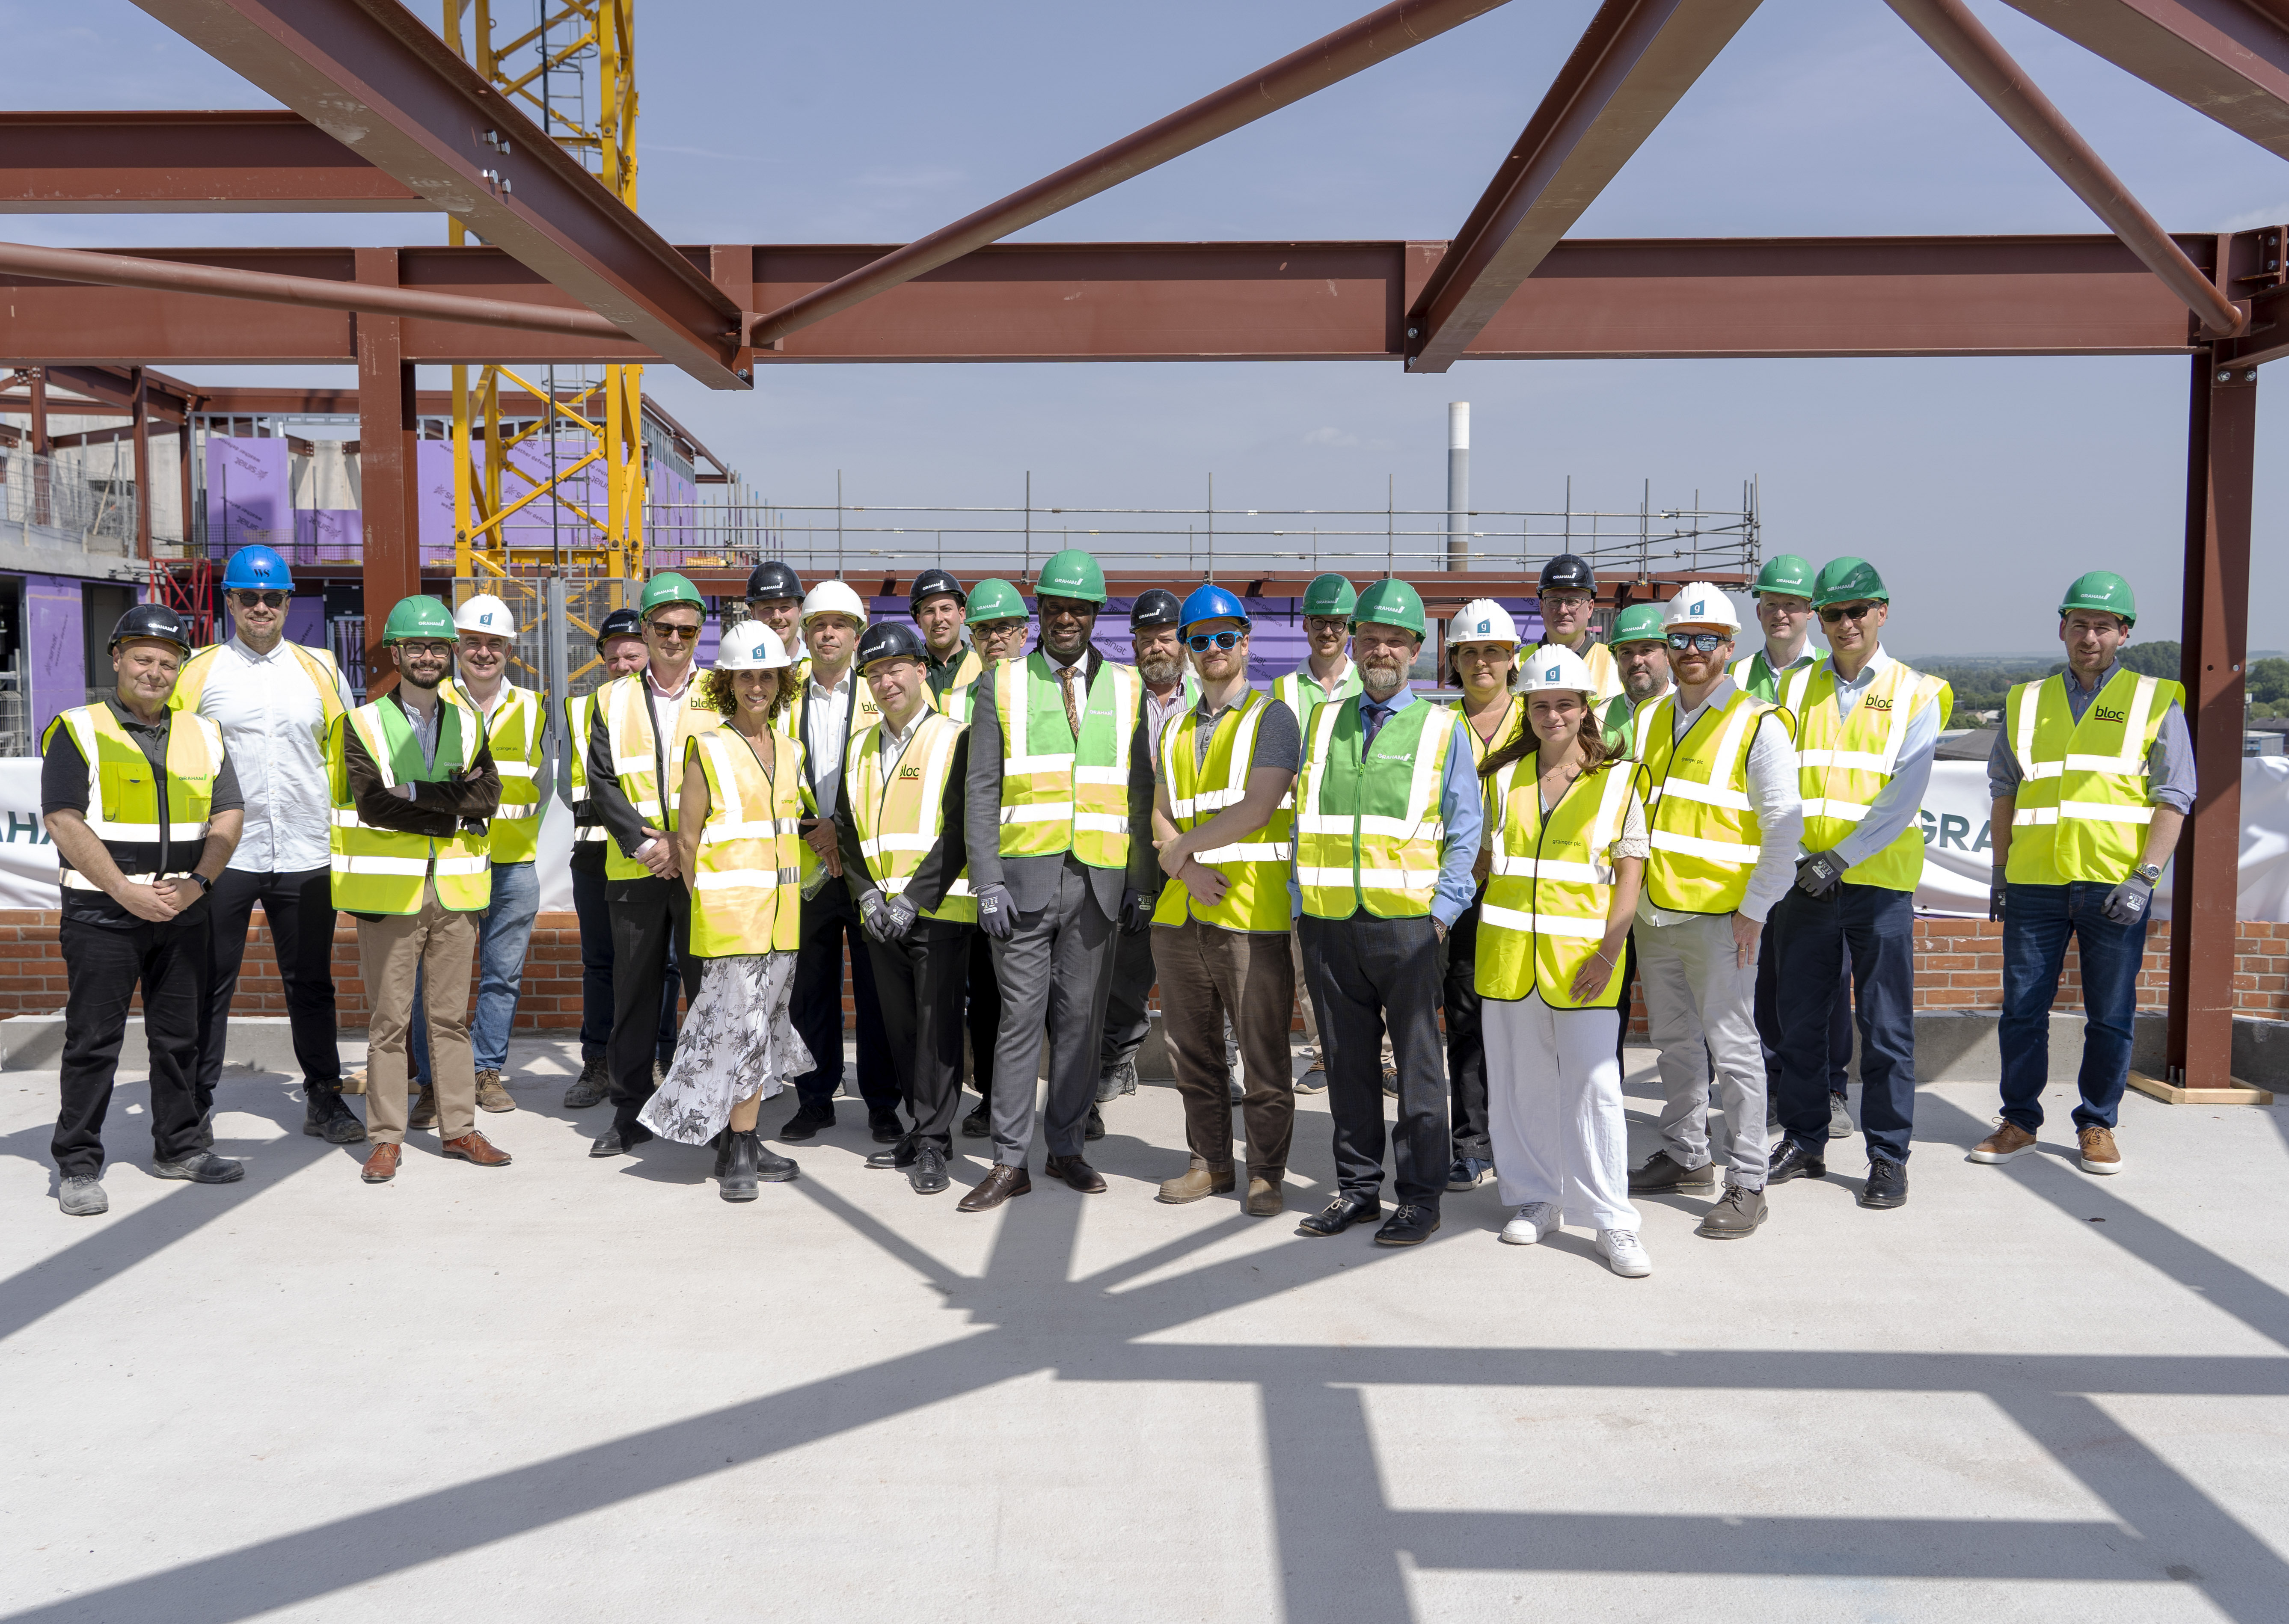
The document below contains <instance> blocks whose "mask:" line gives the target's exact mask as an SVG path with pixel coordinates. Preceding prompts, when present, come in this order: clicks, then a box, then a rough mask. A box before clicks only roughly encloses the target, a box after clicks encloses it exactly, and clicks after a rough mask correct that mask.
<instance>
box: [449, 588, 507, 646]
mask: <svg viewBox="0 0 2289 1624" xmlns="http://www.w3.org/2000/svg"><path fill="white" fill-rule="evenodd" d="M453 630H455V631H456V632H483V633H485V634H486V635H487V636H490V637H514V636H515V635H516V616H515V615H514V613H512V612H511V611H510V609H509V607H508V605H507V604H506V603H503V602H502V601H500V600H499V599H498V598H496V597H494V596H493V595H492V593H489V592H481V593H478V594H477V595H476V596H475V597H474V598H472V599H470V600H469V601H467V603H464V604H463V605H461V607H460V608H459V609H455V610H454V611H453Z"/></svg>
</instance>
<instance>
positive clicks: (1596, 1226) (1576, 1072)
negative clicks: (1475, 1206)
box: [1476, 647, 1653, 1279]
mask: <svg viewBox="0 0 2289 1624" xmlns="http://www.w3.org/2000/svg"><path fill="white" fill-rule="evenodd" d="M1520 679H1521V680H1520V682H1519V693H1520V697H1522V698H1523V699H1524V700H1525V702H1526V705H1527V719H1528V731H1527V734H1526V735H1525V736H1521V737H1519V738H1516V739H1513V740H1512V741H1511V742H1510V743H1509V744H1504V745H1503V747H1502V748H1501V749H1499V750H1496V751H1495V752H1493V753H1492V754H1490V755H1489V756H1487V759H1486V760H1485V761H1484V762H1483V763H1481V764H1480V766H1479V775H1480V776H1482V777H1483V778H1484V779H1485V780H1486V781H1487V832H1486V839H1485V841H1484V843H1483V846H1482V848H1481V850H1482V852H1483V853H1484V854H1486V855H1487V856H1488V857H1489V858H1490V864H1489V866H1490V869H1491V872H1490V873H1489V875H1488V877H1487V888H1486V892H1485V896H1484V899H1483V900H1482V901H1481V902H1480V903H1479V951H1478V959H1477V981H1476V985H1477V991H1478V994H1479V1000H1480V1002H1479V1022H1480V1023H1481V1026H1482V1028H1483V1030H1484V1031H1485V1034H1486V1045H1487V1127H1488V1132H1489V1137H1490V1138H1491V1140H1492V1142H1493V1145H1494V1161H1495V1177H1496V1180H1497V1182H1498V1184H1499V1187H1500V1190H1501V1192H1502V1198H1503V1204H1504V1205H1505V1206H1513V1207H1516V1208H1517V1209H1518V1210H1517V1212H1516V1214H1514V1215H1513V1216H1512V1217H1511V1221H1510V1222H1508V1223H1507V1224H1505V1225H1503V1232H1502V1238H1503V1239H1504V1240H1506V1241H1508V1242H1510V1243H1511V1245H1512V1246H1532V1245H1534V1243H1535V1242H1536V1241H1538V1240H1540V1239H1542V1238H1543V1237H1544V1236H1546V1235H1548V1234H1550V1233H1551V1231H1552V1230H1556V1229H1557V1228H1558V1227H1559V1225H1560V1224H1562V1223H1575V1224H1579V1225H1581V1226H1583V1228H1585V1229H1592V1230H1596V1231H1597V1232H1598V1250H1599V1253H1600V1254H1603V1255H1604V1257H1605V1259H1606V1262H1607V1264H1608V1265H1609V1266H1610V1267H1611V1268H1612V1269H1613V1271H1614V1272H1615V1274H1617V1275H1623V1276H1626V1277H1628V1278H1631V1279H1635V1278H1639V1277H1642V1276H1645V1275H1648V1274H1651V1273H1652V1272H1653V1261H1652V1260H1651V1259H1650V1258H1648V1257H1647V1255H1646V1249H1645V1246H1644V1244H1643V1243H1642V1242H1641V1241H1640V1240H1639V1238H1638V1209H1637V1208H1636V1207H1635V1206H1632V1205H1631V1202H1630V1197H1629V1179H1630V1166H1629V1150H1630V1134H1629V1122H1628V1119H1627V1118H1625V1117H1624V1116H1623V1111H1622V1063H1621V1059H1620V1055H1619V1053H1618V1047H1619V1046H1618V1045H1617V1044H1616V1043H1615V1038H1616V1036H1617V1035H1618V1034H1617V1032H1616V1030H1615V1029H1616V1027H1617V1026H1618V1025H1619V1023H1620V1018H1621V1015H1620V1009H1619V1007H1618V1006H1619V1004H1620V1002H1621V997H1622V988H1623V982H1624V980H1625V979H1626V977H1627V975H1628V970H1627V969H1626V967H1624V962H1623V961H1624V959H1625V957H1626V951H1625V946H1624V944H1625V943H1627V941H1628V939H1629V934H1630V926H1631V922H1632V921H1633V920H1634V919H1636V917H1637V911H1638V888H1639V884H1640V883H1641V882H1642V880H1644V877H1645V860H1646V858H1647V856H1649V855H1650V854H1651V852H1652V847H1651V844H1650V843H1649V840H1648V838H1647V830H1646V816H1645V801H1644V799H1643V797H1642V796H1641V795H1640V794H1639V789H1638V784H1637V777H1638V771H1639V769H1638V768H1637V766H1636V764H1635V763H1633V762H1631V760H1629V759H1628V758H1627V757H1617V756H1614V755H1609V754H1608V753H1607V749H1606V744H1605V740H1604V738H1603V737H1602V736H1600V730H1599V727H1598V725H1597V723H1596V721H1595V720H1594V719H1595V716H1596V712H1594V711H1593V710H1592V709H1591V706H1592V705H1594V704H1595V702H1596V700H1597V697H1598V685H1597V680H1596V679H1595V678H1593V677H1591V674H1590V671H1589V668H1588V667H1587V666H1586V665H1583V663H1582V660H1581V657H1579V656H1578V655H1576V654H1575V653H1574V651H1573V650H1572V649H1554V648H1547V647H1545V648H1542V649H1536V650H1535V655H1534V657H1533V658H1532V659H1531V660H1529V661H1528V662H1527V665H1526V668H1525V669H1524V671H1523V672H1522V673H1520Z"/></svg>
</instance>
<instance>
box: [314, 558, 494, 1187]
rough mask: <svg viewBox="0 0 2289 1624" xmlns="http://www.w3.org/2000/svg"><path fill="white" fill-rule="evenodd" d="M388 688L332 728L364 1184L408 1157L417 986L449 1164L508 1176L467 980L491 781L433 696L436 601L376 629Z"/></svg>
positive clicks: (440, 642)
mask: <svg viewBox="0 0 2289 1624" xmlns="http://www.w3.org/2000/svg"><path fill="white" fill-rule="evenodd" d="M382 645H383V647H384V648H386V649H389V650H391V651H392V652H393V653H394V654H395V656H396V659H397V679H398V680H397V682H396V684H395V686H394V687H392V688H391V689H389V690H388V691H387V693H385V694H383V695H382V696H381V697H379V698H378V699H373V700H371V701H369V702H368V703H366V704H364V705H360V706H359V707H358V708H357V709H356V710H355V711H352V712H350V713H349V714H348V715H347V716H344V717H341V718H339V719H338V720H336V721H335V723H334V726H333V730H332V732H331V736H330V738H329V744H330V750H331V759H332V769H333V775H334V840H333V869H334V906H335V907H337V908H339V909H340V910H341V911H342V912H345V913H347V914H350V915H352V916H353V917H355V919H356V920H357V922H358V961H359V966H360V968H361V971H362V973H363V977H364V981H365V993H366V999H367V1001H368V1003H369V1004H370V1005H371V1007H372V1015H371V1017H370V1019H369V1025H368V1040H367V1050H366V1074H365V1075H366V1082H365V1117H366V1133H367V1134H368V1136H369V1137H371V1139H372V1141H373V1153H372V1154H371V1155H370V1156H368V1157H367V1158H366V1162H365V1173H364V1176H365V1182H367V1183H369V1184H382V1183H387V1182H389V1181H390V1180H391V1179H393V1178H395V1176H396V1175H397V1167H398V1162H399V1159H400V1158H401V1157H402V1156H403V1150H404V1143H405V1130H406V1127H407V1121H406V1101H405V1090H406V1079H407V1070H408V1068H407V1051H408V1039H407V1034H408V1031H409V1030H410V1028H411V1024H412V1019H413V994H414V989H415V985H416V977H417V976H418V977H419V978H420V979H421V980H422V981H423V982H426V983H427V990H428V993H429V999H428V1008H427V1024H428V1028H429V1031H428V1039H429V1055H430V1058H431V1061H432V1062H433V1063H434V1065H435V1084H436V1098H437V1132H438V1134H439V1136H440V1138H441V1139H442V1140H443V1145H442V1146H441V1148H442V1149H443V1151H444V1153H445V1154H446V1155H447V1156H449V1157H452V1158H457V1159H459V1160H461V1161H467V1162H474V1163H475V1164H476V1165H477V1166H480V1167H499V1166H506V1165H507V1164H508V1159H509V1158H508V1156H507V1155H506V1152H504V1151H501V1150H496V1149H495V1148H494V1147H493V1145H492V1144H491V1142H489V1141H488V1140H487V1139H486V1138H485V1136H484V1135H483V1134H480V1133H479V1132H477V1118H476V1111H477V1103H476V1095H477V1079H476V1068H475V1064H474V1063H472V1061H471V1058H470V1054H469V970H470V967H471V966H472V964H473V963H474V962H475V958H476V947H477V916H478V915H479V914H481V913H483V912H484V908H485V904H486V902H487V900H488V899H489V898H490V897H491V893H492V884H491V872H490V870H489V867H488V864H487V859H486V856H485V848H486V840H485V825H486V822H487V820H488V819H490V818H491V816H492V815H493V813H494V811H495V810H496V809H497V808H498V806H499V804H500V775H499V774H498V773H497V772H495V771H494V770H493V756H492V747H491V744H488V743H487V742H486V739H485V730H484V724H483V720H481V719H480V718H479V717H478V715H477V713H476V712H475V709H473V708H472V707H471V706H470V705H469V703H468V701H467V700H466V699H464V698H462V697H461V696H460V695H459V694H458V693H453V692H450V691H444V690H443V689H442V686H441V685H443V682H444V681H445V673H447V672H448V671H449V670H451V667H452V661H453V650H454V648H455V642H454V633H453V617H452V614H451V611H449V610H448V609H446V608H445V606H444V605H443V603H440V602H439V601H437V600H436V599H435V598H426V597H415V598H406V599H403V600H401V601H399V602H398V603H397V604H396V605H395V607H394V608H393V609H391V610H390V611H389V618H388V619H387V621H385V622H384V623H383V625H382Z"/></svg>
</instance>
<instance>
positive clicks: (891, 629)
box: [858, 620, 929, 672]
mask: <svg viewBox="0 0 2289 1624" xmlns="http://www.w3.org/2000/svg"><path fill="white" fill-rule="evenodd" d="M895 659H909V660H918V661H921V662H922V663H924V664H928V663H929V649H927V648H926V647H924V646H923V643H922V634H921V633H920V632H917V631H915V630H914V629H913V627H912V626H910V625H907V624H906V623H905V621H903V620H882V621H877V622H876V623H875V624H874V625H871V626H868V627H867V628H866V629H865V631H864V632H862V633H859V634H858V669H859V670H860V671H862V672H863V671H865V669H866V667H867V666H869V665H873V663H874V662H875V661H876V660H895Z"/></svg>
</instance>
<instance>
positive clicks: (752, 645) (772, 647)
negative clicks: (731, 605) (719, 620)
mask: <svg viewBox="0 0 2289 1624" xmlns="http://www.w3.org/2000/svg"><path fill="white" fill-rule="evenodd" d="M789 665H794V661H793V660H791V659H789V658H788V657H787V651H786V644H784V643H782V642H780V641H779V634H778V633H777V632H774V631H772V630H771V629H770V627H769V626H767V625H764V624H763V623H762V621H760V620H743V621H741V622H740V623H739V624H738V625H735V626H733V627H732V628H731V629H730V631H728V632H726V633H723V641H722V644H721V645H720V646H719V647H718V648H717V649H716V650H715V669H716V670H718V671H782V670H785V669H786V667H787V666H789Z"/></svg>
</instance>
